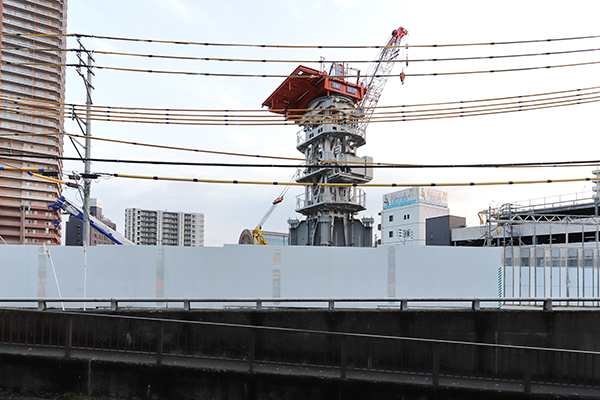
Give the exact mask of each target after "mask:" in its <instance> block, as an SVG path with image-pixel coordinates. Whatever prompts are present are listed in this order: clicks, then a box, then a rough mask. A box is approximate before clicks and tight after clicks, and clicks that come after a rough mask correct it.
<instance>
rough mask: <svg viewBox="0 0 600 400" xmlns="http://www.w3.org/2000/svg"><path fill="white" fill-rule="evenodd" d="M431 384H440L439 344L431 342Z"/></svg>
mask: <svg viewBox="0 0 600 400" xmlns="http://www.w3.org/2000/svg"><path fill="white" fill-rule="evenodd" d="M432 372H433V374H432V375H433V376H432V383H433V386H440V344H439V343H434V344H433V371H432Z"/></svg>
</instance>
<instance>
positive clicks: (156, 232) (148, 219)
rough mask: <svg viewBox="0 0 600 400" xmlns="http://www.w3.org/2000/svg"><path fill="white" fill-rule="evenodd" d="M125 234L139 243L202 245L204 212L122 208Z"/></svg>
mask: <svg viewBox="0 0 600 400" xmlns="http://www.w3.org/2000/svg"><path fill="white" fill-rule="evenodd" d="M125 237H127V239H129V240H131V241H132V242H133V243H135V244H137V245H142V246H144V245H145V246H191V247H202V246H204V214H201V213H183V212H176V211H161V210H142V209H139V208H127V209H125Z"/></svg>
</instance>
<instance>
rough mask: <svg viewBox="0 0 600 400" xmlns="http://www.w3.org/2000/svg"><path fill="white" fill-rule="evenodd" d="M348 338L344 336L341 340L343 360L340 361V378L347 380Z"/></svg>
mask: <svg viewBox="0 0 600 400" xmlns="http://www.w3.org/2000/svg"><path fill="white" fill-rule="evenodd" d="M347 339H348V338H347V337H346V336H342V340H341V342H342V343H341V359H340V378H342V379H345V378H346V341H347Z"/></svg>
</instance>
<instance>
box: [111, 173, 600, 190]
mask: <svg viewBox="0 0 600 400" xmlns="http://www.w3.org/2000/svg"><path fill="white" fill-rule="evenodd" d="M99 175H105V176H111V177H115V178H130V179H142V180H154V181H174V182H196V183H225V184H234V185H238V184H239V185H263V186H264V185H268V186H273V185H289V186H313V187H413V186H417V187H426V186H431V187H435V186H440V187H457V186H504V185H528V184H537V183H568V182H589V181H592V182H597V181H600V177H596V178H571V179H543V180H529V181H496V182H446V183H408V182H406V183H316V182H315V183H311V182H267V181H244V180H224V179H202V178H176V177H164V176H145V175H128V174H117V173H99Z"/></svg>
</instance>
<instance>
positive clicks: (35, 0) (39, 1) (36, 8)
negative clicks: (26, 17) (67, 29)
mask: <svg viewBox="0 0 600 400" xmlns="http://www.w3.org/2000/svg"><path fill="white" fill-rule="evenodd" d="M4 3H5V4H9V5H11V6H13V7H17V8H20V9H22V10H26V11H33V12H36V13H38V14H43V15H45V16H47V17H51V18H54V19H56V20H58V21H60V20H61V19H62V10H61V9H60V8H59V6H58V5H57V4H54V3H48V2H47V1H43V0H24V1H23V2H17V1H14V0H5V1H4ZM28 3H30V4H35V5H30V4H28ZM41 7H45V8H41ZM46 8H47V9H46ZM49 10H53V11H49ZM54 11H56V12H54Z"/></svg>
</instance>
